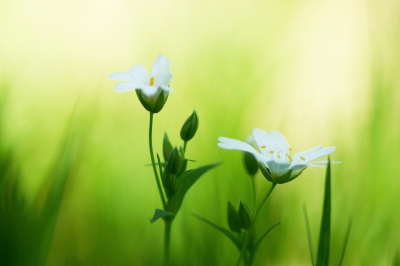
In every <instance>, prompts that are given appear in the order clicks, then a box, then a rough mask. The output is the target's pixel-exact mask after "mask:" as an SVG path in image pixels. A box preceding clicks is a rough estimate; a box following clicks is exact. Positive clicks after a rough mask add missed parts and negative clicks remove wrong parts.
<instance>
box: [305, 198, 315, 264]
mask: <svg viewBox="0 0 400 266" xmlns="http://www.w3.org/2000/svg"><path fill="white" fill-rule="evenodd" d="M303 213H304V220H305V222H306V230H307V240H308V249H309V250H310V257H311V264H312V266H314V265H315V261H314V260H315V255H314V246H313V242H312V235H311V227H310V221H309V220H308V215H307V208H306V205H305V204H304V206H303Z"/></svg>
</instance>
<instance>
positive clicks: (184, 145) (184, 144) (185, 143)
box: [183, 140, 188, 153]
mask: <svg viewBox="0 0 400 266" xmlns="http://www.w3.org/2000/svg"><path fill="white" fill-rule="evenodd" d="M187 143H188V142H187V141H186V140H185V141H184V142H183V152H185V153H186V145H187Z"/></svg>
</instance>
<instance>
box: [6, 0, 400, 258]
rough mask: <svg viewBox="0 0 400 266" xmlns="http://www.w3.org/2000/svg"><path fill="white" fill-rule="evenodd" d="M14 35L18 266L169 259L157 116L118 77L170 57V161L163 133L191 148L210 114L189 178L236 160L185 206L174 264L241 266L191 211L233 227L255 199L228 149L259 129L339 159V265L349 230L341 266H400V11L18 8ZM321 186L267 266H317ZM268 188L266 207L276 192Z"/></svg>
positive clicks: (9, 63) (271, 247) (11, 113)
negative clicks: (224, 144) (193, 122)
mask: <svg viewBox="0 0 400 266" xmlns="http://www.w3.org/2000/svg"><path fill="white" fill-rule="evenodd" d="M0 36H1V38H0V84H1V91H0V96H1V99H0V104H1V106H0V110H1V127H0V134H1V135H0V171H1V173H0V174H1V177H0V185H1V187H0V193H1V195H0V197H1V198H0V204H1V205H0V207H1V209H0V212H1V216H0V223H1V228H0V232H1V241H2V242H1V245H0V246H1V251H0V254H1V256H2V257H1V259H2V260H3V261H6V262H10V261H14V262H15V263H21V264H23V263H26V261H30V262H33V260H35V261H34V262H37V264H41V263H44V264H46V265H55V264H74V265H75V264H76V265H79V264H81V265H159V264H160V263H161V259H160V257H161V254H162V239H161V236H162V230H163V228H162V223H154V224H151V223H150V222H149V219H150V218H151V216H152V214H153V211H154V209H155V208H160V207H161V202H160V201H159V197H158V195H157V189H156V184H155V181H154V178H153V176H152V171H151V167H149V166H148V164H149V163H150V159H149V153H148V149H147V133H148V132H147V130H148V128H147V127H148V114H147V112H146V111H144V110H143V107H142V106H141V104H140V102H139V101H138V99H137V97H136V95H135V93H133V92H132V93H125V94H118V93H115V92H114V91H113V86H114V84H115V83H114V82H113V81H110V80H108V79H107V77H108V75H109V74H111V73H114V72H116V71H122V70H126V69H128V68H129V67H131V66H133V65H136V64H143V65H145V66H146V68H149V67H150V66H151V63H152V62H153V59H154V57H155V56H156V55H158V54H159V53H163V54H164V55H165V56H166V57H167V58H169V59H171V73H172V74H173V78H172V80H171V87H173V88H174V90H173V91H172V92H171V93H170V95H169V98H168V101H167V103H166V105H165V106H164V108H163V110H162V111H161V112H160V113H159V114H156V115H155V121H154V122H155V124H154V145H155V149H156V153H158V154H161V153H162V152H163V150H162V141H163V134H164V132H168V137H169V139H170V140H171V143H176V144H177V145H180V144H179V142H180V127H181V121H184V120H185V118H186V116H187V114H188V113H189V112H191V111H193V109H196V111H197V112H198V114H199V116H200V117H201V123H200V125H199V128H198V130H197V132H196V138H194V139H193V140H191V142H190V145H188V149H187V151H186V153H185V157H186V158H188V159H191V158H196V162H189V167H190V168H196V167H199V166H200V165H207V164H209V163H212V162H215V161H220V160H222V161H223V162H224V163H223V165H221V166H220V167H218V168H216V169H215V170H213V172H210V173H207V175H205V176H204V177H203V178H202V179H201V180H199V182H197V183H196V186H195V187H193V188H191V189H190V191H188V193H187V195H186V196H185V202H184V204H183V205H182V207H181V209H180V212H179V215H178V216H177V217H176V219H175V223H174V225H173V228H172V242H171V264H172V265H187V264H190V265H211V264H213V265H233V264H234V263H235V262H236V261H237V256H232V254H235V255H236V254H237V250H236V247H235V246H234V245H233V244H232V243H231V242H230V241H229V240H228V239H225V238H224V236H223V235H222V234H220V235H218V234H216V233H215V231H214V229H213V228H210V227H209V226H207V225H206V224H204V223H202V222H201V221H199V220H197V219H195V218H193V216H192V215H191V213H192V212H194V213H196V214H198V215H200V216H202V217H207V218H208V219H209V220H210V221H213V222H215V223H216V224H219V225H225V228H228V224H227V221H226V215H227V213H226V202H227V200H230V201H231V202H237V200H238V198H241V199H242V200H243V201H244V202H251V200H252V199H251V183H250V180H249V178H248V177H247V176H246V173H245V171H244V169H243V167H242V164H241V154H240V152H237V153H236V154H235V152H228V151H224V150H222V149H219V148H218V147H217V145H216V143H217V138H218V137H219V136H227V137H232V138H237V139H239V138H242V139H243V140H244V139H245V137H246V136H247V134H248V133H249V132H250V130H251V129H252V128H253V127H259V128H262V129H264V130H267V131H268V130H272V129H277V130H279V131H281V132H282V133H283V134H284V135H285V136H287V138H288V140H289V141H290V143H291V144H292V145H293V146H292V151H293V152H296V151H301V150H304V149H305V148H308V147H309V146H310V145H314V144H319V143H321V144H323V145H326V146H329V145H334V146H336V147H337V152H335V153H334V154H333V155H332V160H342V161H343V163H342V164H341V165H333V166H332V176H331V179H332V191H331V192H332V217H331V218H332V219H331V221H332V223H331V232H334V233H332V235H331V247H332V250H331V254H340V252H341V250H340V249H341V247H342V243H343V236H344V235H345V234H346V230H347V225H348V221H349V219H350V217H351V218H352V230H351V233H350V238H349V241H348V244H347V250H346V256H345V258H344V261H343V265H367V264H368V265H389V264H391V263H393V262H395V261H398V257H399V256H398V254H399V249H400V243H399V242H398V239H400V231H399V230H398V228H400V224H399V221H400V219H399V217H398V206H397V205H398V204H396V203H397V202H400V193H398V188H399V187H400V179H399V178H398V177H399V174H400V169H399V164H398V160H399V159H400V157H399V156H398V155H397V153H396V151H397V150H399V149H400V138H399V132H400V124H399V123H398V121H397V120H398V114H399V112H400V105H399V104H398V101H399V99H400V95H399V93H400V76H399V75H398V70H399V69H400V52H399V51H398V47H400V2H399V1H395V0H384V1H367V0H356V1H342V0H340V1H330V2H320V1H316V0H309V1H297V2H296V1H289V2H268V1H267V2H266V1H242V2H238V3H234V2H232V1H217V2H216V1H197V2H190V1H189V2H188V1H186V2H185V1H179V0H173V1H158V0H155V1H119V0H117V1H92V0H84V1H77V0H72V1H64V0H62V1H49V0H39V1H31V2H29V1H22V0H15V1H14V0H13V1H9V0H8V1H7V0H6V1H2V2H1V3H0ZM71 117H72V118H71ZM182 144H183V143H182ZM323 176H324V171H323V170H319V169H306V170H305V171H304V173H303V174H302V175H301V177H299V178H297V179H296V180H295V181H293V182H290V183H288V184H284V185H279V186H277V188H276V189H275V191H274V193H273V194H272V195H271V198H270V199H269V200H268V202H267V204H266V206H265V208H264V210H263V211H262V213H261V214H260V216H259V223H260V224H261V223H262V224H265V226H263V227H265V228H267V227H269V226H272V225H273V224H274V223H276V221H280V220H282V223H281V224H280V226H278V227H277V228H275V229H274V230H273V231H272V232H271V233H270V234H269V235H268V236H267V238H266V239H265V240H264V242H263V243H262V244H261V245H260V248H259V252H258V254H259V256H258V257H257V258H256V263H255V264H256V265H265V264H269V265H299V264H301V265H307V264H310V265H311V262H310V258H309V252H308V244H307V234H306V228H305V225H304V221H303V215H302V206H303V204H304V203H306V204H307V209H308V215H309V221H310V227H311V231H312V232H311V234H312V235H313V236H314V239H313V240H314V241H313V242H314V243H317V241H316V240H317V239H316V236H318V228H319V223H320V215H321V204H322V195H323V181H324V180H323ZM255 178H256V182H257V183H258V188H259V190H258V191H257V193H258V195H260V196H259V197H262V196H263V195H265V193H266V192H267V189H268V185H267V181H266V180H265V179H264V178H263V177H262V176H261V175H260V174H258V175H257V176H256V177H255ZM4 239H8V240H7V242H4ZM335 248H336V250H335ZM154 254H160V256H159V257H158V256H155V255H154ZM15 258H17V260H18V261H16V260H14V259H15ZM3 261H2V262H3ZM0 264H1V263H0Z"/></svg>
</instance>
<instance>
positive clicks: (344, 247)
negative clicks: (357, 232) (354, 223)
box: [338, 219, 351, 266]
mask: <svg viewBox="0 0 400 266" xmlns="http://www.w3.org/2000/svg"><path fill="white" fill-rule="evenodd" d="M350 230H351V219H350V221H349V225H348V226H347V231H346V236H345V238H344V243H343V248H342V254H341V255H340V260H339V263H338V266H341V265H342V263H343V259H344V254H345V252H346V248H347V242H348V241H349V236H350Z"/></svg>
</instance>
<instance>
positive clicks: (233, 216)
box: [228, 201, 241, 233]
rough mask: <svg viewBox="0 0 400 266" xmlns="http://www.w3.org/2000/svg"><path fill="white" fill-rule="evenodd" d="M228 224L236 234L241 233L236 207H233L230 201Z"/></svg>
mask: <svg viewBox="0 0 400 266" xmlns="http://www.w3.org/2000/svg"><path fill="white" fill-rule="evenodd" d="M228 224H229V228H230V229H231V230H232V231H234V232H236V233H239V232H240V229H241V227H240V223H239V216H238V213H237V211H236V209H235V206H233V205H232V203H231V202H230V201H228Z"/></svg>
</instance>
